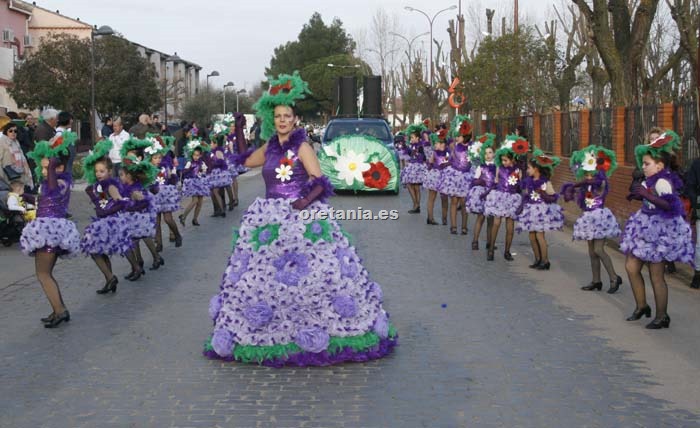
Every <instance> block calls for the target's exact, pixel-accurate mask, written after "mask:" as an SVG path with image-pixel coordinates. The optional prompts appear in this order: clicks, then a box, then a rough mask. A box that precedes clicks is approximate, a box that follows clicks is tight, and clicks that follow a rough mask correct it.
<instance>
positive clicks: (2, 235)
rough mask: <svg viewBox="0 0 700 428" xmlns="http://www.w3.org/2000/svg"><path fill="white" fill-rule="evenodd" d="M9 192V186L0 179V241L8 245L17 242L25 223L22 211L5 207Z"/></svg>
mask: <svg viewBox="0 0 700 428" xmlns="http://www.w3.org/2000/svg"><path fill="white" fill-rule="evenodd" d="M8 193H10V186H8V185H7V183H5V182H4V181H3V180H0V243H2V245H4V246H5V247H9V246H11V245H12V244H14V243H15V242H19V238H20V236H22V229H24V225H25V224H26V223H25V221H24V218H23V217H22V213H20V212H16V211H10V210H9V209H8V208H7V194H8Z"/></svg>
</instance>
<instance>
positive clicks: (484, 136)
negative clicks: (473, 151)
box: [479, 135, 489, 143]
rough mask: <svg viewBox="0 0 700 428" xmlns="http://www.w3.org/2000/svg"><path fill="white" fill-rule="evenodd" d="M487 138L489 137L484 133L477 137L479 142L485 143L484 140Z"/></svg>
mask: <svg viewBox="0 0 700 428" xmlns="http://www.w3.org/2000/svg"><path fill="white" fill-rule="evenodd" d="M488 139H489V137H487V136H486V135H482V136H481V138H479V142H480V143H485V142H486V140H488Z"/></svg>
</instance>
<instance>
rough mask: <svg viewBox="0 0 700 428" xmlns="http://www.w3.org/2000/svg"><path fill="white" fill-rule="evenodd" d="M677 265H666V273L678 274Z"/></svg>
mask: <svg viewBox="0 0 700 428" xmlns="http://www.w3.org/2000/svg"><path fill="white" fill-rule="evenodd" d="M676 272H677V269H676V264H675V263H673V262H668V263H666V273H676Z"/></svg>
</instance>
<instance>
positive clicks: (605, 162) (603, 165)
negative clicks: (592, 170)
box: [597, 152, 612, 172]
mask: <svg viewBox="0 0 700 428" xmlns="http://www.w3.org/2000/svg"><path fill="white" fill-rule="evenodd" d="M597 161H598V167H597V168H598V170H599V171H603V172H608V170H609V169H610V167H611V166H612V160H611V159H610V157H609V156H608V155H606V154H605V152H598V159H597Z"/></svg>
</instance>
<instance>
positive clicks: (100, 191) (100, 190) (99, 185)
mask: <svg viewBox="0 0 700 428" xmlns="http://www.w3.org/2000/svg"><path fill="white" fill-rule="evenodd" d="M95 190H96V191H97V193H102V185H101V184H98V185H97V187H95Z"/></svg>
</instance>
